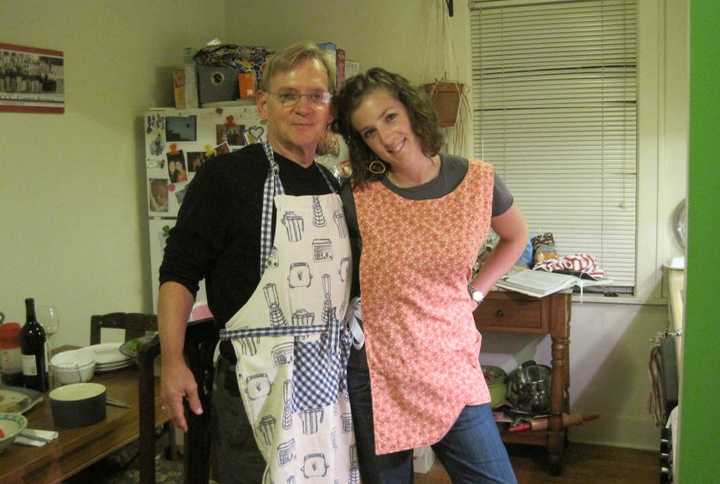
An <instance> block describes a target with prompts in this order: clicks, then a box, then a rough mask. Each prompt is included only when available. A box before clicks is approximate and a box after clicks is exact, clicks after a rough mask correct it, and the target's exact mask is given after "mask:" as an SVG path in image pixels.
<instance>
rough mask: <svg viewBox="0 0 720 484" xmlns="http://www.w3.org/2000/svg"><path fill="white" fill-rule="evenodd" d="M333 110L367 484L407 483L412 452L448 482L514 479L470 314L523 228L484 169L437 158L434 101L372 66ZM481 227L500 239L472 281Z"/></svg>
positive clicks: (514, 251) (356, 410)
mask: <svg viewBox="0 0 720 484" xmlns="http://www.w3.org/2000/svg"><path fill="white" fill-rule="evenodd" d="M333 103H334V108H335V115H336V121H335V123H334V124H335V129H336V130H337V131H338V132H340V133H341V134H342V135H343V137H344V138H345V141H346V142H347V144H348V148H349V151H350V165H351V169H352V175H351V184H349V185H346V187H345V190H344V200H343V202H344V205H345V210H346V218H347V222H348V227H349V230H350V233H351V238H353V240H354V247H353V248H354V254H353V255H354V258H353V259H354V260H355V261H356V269H357V268H358V264H359V270H356V271H354V273H355V274H358V275H359V277H358V276H355V277H356V279H355V281H354V282H355V284H354V286H355V293H356V294H357V292H358V285H359V289H360V290H361V291H362V325H363V331H364V340H365V345H364V348H362V349H361V350H354V351H353V353H352V354H351V357H350V364H349V372H348V385H349V389H350V398H351V406H352V412H353V418H354V422H355V433H356V438H357V441H358V456H359V458H360V468H361V475H362V477H363V481H364V482H372V483H388V482H392V483H406V482H407V483H409V482H412V478H413V474H412V472H413V471H412V449H413V448H417V447H422V446H426V445H432V446H433V449H434V450H435V453H436V454H437V456H438V458H439V459H440V460H441V461H442V463H443V465H444V466H445V468H446V470H447V471H448V473H449V474H450V476H451V478H452V480H453V482H454V483H479V482H502V483H512V482H515V476H514V474H513V471H512V467H511V466H510V462H509V459H508V456H507V452H506V451H505V447H504V446H503V443H502V441H501V440H500V437H499V434H498V431H497V427H496V425H495V422H494V419H493V416H492V412H491V409H490V404H489V402H490V394H489V391H488V388H487V385H486V383H485V380H484V378H483V374H482V370H481V368H480V365H479V361H478V357H479V351H480V340H481V337H480V334H479V333H478V332H477V330H476V328H475V324H474V320H473V315H472V313H473V310H474V309H475V308H476V306H477V304H478V303H480V302H481V301H482V298H483V295H484V294H487V292H488V291H489V290H490V288H491V287H492V286H493V284H494V283H495V281H496V280H497V279H498V278H499V277H500V276H502V275H503V274H504V273H505V272H506V271H507V270H508V269H510V267H511V266H512V265H513V263H514V262H515V261H516V260H517V258H518V257H519V256H520V254H521V252H522V250H523V247H524V246H525V244H526V242H527V228H526V225H525V222H524V219H523V217H522V215H521V214H520V211H519V210H518V209H517V208H516V207H515V206H513V203H512V202H513V199H512V196H511V195H510V194H509V193H508V191H507V189H506V188H505V186H504V185H503V184H502V182H501V181H500V180H499V179H497V177H495V176H494V174H493V169H492V166H491V165H489V164H487V163H484V162H481V161H468V160H465V159H462V158H459V157H454V156H449V155H445V154H440V153H439V150H440V146H441V144H442V135H441V133H440V130H439V128H438V127H437V123H436V117H435V114H434V112H433V109H432V106H431V105H430V102H429V100H428V99H427V98H426V97H424V96H423V95H422V94H421V93H420V92H419V91H418V90H416V89H415V88H413V87H412V86H411V85H410V84H409V83H408V81H407V80H406V79H404V78H403V77H401V76H399V75H397V74H393V73H390V72H387V71H385V70H383V69H380V68H374V69H370V70H369V71H368V72H367V73H365V74H361V75H358V76H355V77H353V78H351V79H349V80H348V81H347V82H346V84H345V86H344V87H343V89H342V91H341V92H340V93H338V94H337V95H336V97H335V99H334V101H333ZM490 227H492V229H493V230H494V231H495V232H496V233H497V234H498V235H499V237H500V242H499V243H498V245H497V247H496V249H495V250H494V251H493V253H492V255H491V256H490V258H489V259H488V260H487V262H486V263H485V264H484V266H483V267H482V269H481V270H480V272H479V273H478V274H477V276H476V277H475V278H474V279H473V280H470V277H471V268H472V266H473V263H474V261H475V259H476V257H477V254H478V251H479V249H480V247H481V245H482V244H483V242H484V241H485V239H486V237H487V233H488V229H489V228H490ZM360 252H362V255H361V256H360ZM358 260H359V263H358V262H357V261H358ZM360 339H362V338H360ZM370 382H372V391H370V390H371V388H370V387H371V385H370Z"/></svg>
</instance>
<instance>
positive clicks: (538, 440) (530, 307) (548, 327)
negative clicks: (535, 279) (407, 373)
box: [474, 291, 572, 475]
mask: <svg viewBox="0 0 720 484" xmlns="http://www.w3.org/2000/svg"><path fill="white" fill-rule="evenodd" d="M571 297H572V294H571V293H570V292H565V293H556V294H551V295H549V296H546V297H544V298H540V299H538V298H534V297H530V296H525V295H523V294H519V293H516V292H510V291H491V292H490V293H489V294H488V295H487V297H486V298H485V300H484V301H483V302H482V304H480V305H479V306H478V308H477V309H476V310H475V313H474V316H475V324H476V325H477V328H478V330H479V331H480V332H485V331H494V332H502V333H530V334H549V335H550V337H551V339H552V362H551V367H552V377H551V385H552V387H551V403H550V422H549V426H548V429H547V430H546V431H532V432H518V433H510V432H503V434H502V437H503V441H505V442H507V443H519V444H530V445H541V446H544V447H545V448H546V449H547V452H548V456H549V461H550V472H551V473H552V474H554V475H558V474H560V473H561V471H562V454H563V451H564V449H565V442H566V436H567V429H565V428H563V425H562V413H563V412H567V413H569V412H570V403H569V393H568V392H569V388H570V307H571Z"/></svg>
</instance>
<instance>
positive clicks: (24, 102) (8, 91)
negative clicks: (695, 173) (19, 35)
mask: <svg viewBox="0 0 720 484" xmlns="http://www.w3.org/2000/svg"><path fill="white" fill-rule="evenodd" d="M63 66H64V57H63V53H62V51H59V50H50V49H40V48H37V47H26V46H22V45H14V44H4V43H0V111H6V112H7V111H9V112H18V113H56V114H62V113H64V112H65V78H64V73H63Z"/></svg>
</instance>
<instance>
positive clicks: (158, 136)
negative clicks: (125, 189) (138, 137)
mask: <svg viewBox="0 0 720 484" xmlns="http://www.w3.org/2000/svg"><path fill="white" fill-rule="evenodd" d="M228 111H229V112H228ZM228 111H225V113H223V112H218V111H215V112H212V113H208V112H203V111H202V110H196V111H178V110H172V111H170V110H168V111H167V112H163V111H161V110H157V111H151V112H148V113H147V114H146V115H145V123H144V124H145V142H146V166H147V170H148V171H147V173H148V176H147V193H148V209H149V211H150V213H151V214H156V215H161V216H162V217H163V218H166V217H174V216H175V215H176V214H177V210H178V209H179V206H180V204H182V201H183V198H184V196H185V193H186V192H187V188H188V183H189V182H190V181H191V180H192V178H193V177H194V176H195V175H196V174H197V172H198V171H199V170H200V169H201V168H202V166H203V165H204V164H205V163H206V161H207V160H208V159H209V158H211V157H213V156H218V155H222V154H224V153H229V152H231V151H236V150H239V149H242V148H243V147H244V146H246V145H248V144H251V143H258V142H262V141H263V140H264V136H265V128H264V126H262V124H261V121H260V119H259V117H258V115H257V112H256V110H255V108H254V106H253V107H252V108H250V109H247V108H246V109H239V110H232V111H230V110H228Z"/></svg>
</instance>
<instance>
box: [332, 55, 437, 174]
mask: <svg viewBox="0 0 720 484" xmlns="http://www.w3.org/2000/svg"><path fill="white" fill-rule="evenodd" d="M378 89H385V90H386V91H388V92H389V93H390V94H392V95H393V96H394V97H395V98H396V99H397V100H398V101H400V102H401V103H402V104H403V105H404V106H405V109H406V110H407V113H408V117H409V118H410V125H411V126H412V130H413V132H414V133H415V135H416V136H417V137H418V139H419V140H420V145H421V147H422V150H423V153H425V154H426V155H428V156H435V155H436V154H438V153H439V152H440V148H441V147H442V144H443V135H442V133H441V132H440V128H439V127H438V124H437V115H436V114H435V111H434V110H433V107H432V103H431V102H430V98H429V97H428V96H427V95H426V94H425V93H424V92H423V91H421V90H420V89H418V88H416V87H413V86H412V85H411V84H410V82H408V80H407V79H405V78H404V77H403V76H401V75H399V74H394V73H392V72H388V71H386V70H385V69H382V68H380V67H374V68H372V69H369V70H368V71H367V72H365V73H364V74H358V75H356V76H353V77H351V78H349V79H348V80H347V81H345V84H344V85H343V87H342V89H341V90H340V91H339V92H338V93H337V94H335V96H334V97H333V103H332V109H333V114H334V117H335V120H334V121H333V124H332V129H333V131H335V132H336V133H339V134H340V135H342V137H343V138H344V139H345V143H346V144H347V146H348V150H349V152H350V166H351V168H352V176H351V179H352V182H353V184H354V185H358V184H362V183H365V182H367V181H370V180H373V179H376V178H378V175H374V174H372V173H370V171H369V169H368V166H369V165H370V162H372V161H374V160H377V159H378V157H377V155H376V154H375V153H374V152H373V151H372V150H371V149H370V148H369V147H368V146H367V145H366V144H365V141H364V140H363V139H362V136H361V135H360V133H358V132H357V130H355V128H353V126H352V115H353V113H354V112H355V110H356V109H357V108H358V106H360V103H362V101H363V99H364V98H365V96H367V95H368V94H370V93H372V92H374V91H376V90H378ZM380 161H382V160H380Z"/></svg>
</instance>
